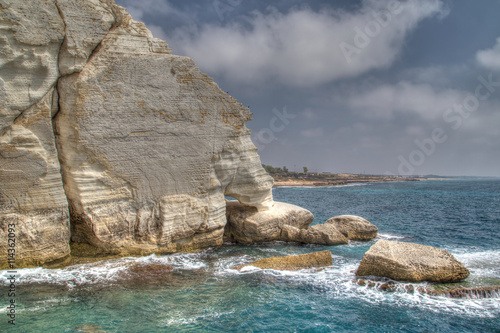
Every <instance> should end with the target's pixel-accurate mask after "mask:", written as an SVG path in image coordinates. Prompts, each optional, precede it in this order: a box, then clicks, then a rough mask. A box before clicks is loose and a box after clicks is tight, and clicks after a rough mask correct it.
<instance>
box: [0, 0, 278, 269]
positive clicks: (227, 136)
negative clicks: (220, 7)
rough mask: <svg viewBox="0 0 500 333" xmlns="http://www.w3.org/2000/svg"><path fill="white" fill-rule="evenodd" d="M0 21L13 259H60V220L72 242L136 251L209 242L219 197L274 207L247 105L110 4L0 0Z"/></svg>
mask: <svg viewBox="0 0 500 333" xmlns="http://www.w3.org/2000/svg"><path fill="white" fill-rule="evenodd" d="M0 25H1V35H0V44H1V45H2V52H1V53H0V156H1V160H0V236H1V238H2V239H5V238H6V234H7V231H8V229H7V225H8V224H9V223H11V222H12V221H15V222H16V223H17V229H16V233H17V234H16V236H17V241H18V243H17V258H16V259H17V260H18V261H19V262H18V264H19V265H21V266H22V265H25V264H23V262H26V263H28V262H31V263H32V264H37V263H41V262H45V261H50V260H55V259H58V258H62V257H64V256H66V255H68V253H69V245H68V242H69V236H70V227H69V224H70V223H69V215H70V214H71V238H72V240H73V241H74V242H85V243H89V244H91V245H93V246H95V247H98V248H100V249H104V250H110V251H113V252H114V253H116V252H117V251H118V252H121V253H137V254H144V253H151V252H173V251H179V250H183V249H196V248H201V247H206V246H211V245H218V244H221V243H222V240H223V233H224V226H225V225H226V215H225V210H226V203H225V199H224V196H225V195H229V196H232V197H234V198H236V199H237V200H239V201H240V202H241V203H242V204H243V205H245V206H246V207H254V208H253V209H255V211H259V212H263V211H266V210H269V211H270V212H275V211H276V210H277V209H276V207H273V199H272V191H271V188H272V184H273V180H272V178H271V177H270V176H269V175H267V173H266V172H265V170H264V169H263V168H262V166H261V163H260V159H259V156H258V154H257V149H256V147H255V146H254V145H253V143H252V142H251V140H250V131H249V130H248V129H247V127H246V125H245V123H246V121H248V120H249V119H251V113H250V111H249V110H248V109H247V108H245V107H243V106H242V105H241V104H240V103H237V102H236V100H235V99H234V98H232V97H231V96H229V95H228V94H226V93H224V92H223V91H222V90H221V89H219V87H218V86H217V84H216V83H214V82H213V80H212V79H211V78H210V77H208V76H207V75H205V74H203V73H201V72H200V71H199V69H198V68H197V67H196V65H195V64H194V63H193V61H192V60H191V59H189V58H187V57H181V56H176V55H173V54H171V50H170V49H169V48H168V45H167V44H166V43H165V42H163V41H161V40H159V39H156V38H154V37H153V36H152V34H151V32H150V31H149V30H148V29H146V27H145V25H144V24H142V23H140V22H136V21H134V20H132V18H131V17H130V15H129V14H127V13H126V11H125V9H124V8H122V7H120V6H117V5H116V4H115V3H114V2H113V1H112V0H30V1H2V2H0ZM61 177H62V178H61ZM61 179H62V181H61ZM63 184H64V185H63ZM63 186H64V189H63ZM277 207H280V206H279V205H278V206H277ZM272 214H274V213H272ZM5 246H6V245H5V244H4V243H2V244H1V245H0V251H1V252H3V253H6V249H5ZM4 260H5V258H4V257H2V258H1V259H0V266H2V265H5V262H4Z"/></svg>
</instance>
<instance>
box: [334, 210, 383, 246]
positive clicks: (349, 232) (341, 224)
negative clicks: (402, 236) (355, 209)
mask: <svg viewBox="0 0 500 333" xmlns="http://www.w3.org/2000/svg"><path fill="white" fill-rule="evenodd" d="M325 224H332V225H334V226H335V228H337V230H338V231H340V232H341V233H342V234H343V235H344V236H345V237H347V238H348V239H350V240H361V241H364V240H370V239H373V238H375V237H377V234H378V228H377V227H376V226H375V225H374V224H372V223H370V222H368V221H367V220H365V219H364V218H362V217H359V216H355V215H340V216H335V217H332V218H331V219H329V220H327V221H326V222H325Z"/></svg>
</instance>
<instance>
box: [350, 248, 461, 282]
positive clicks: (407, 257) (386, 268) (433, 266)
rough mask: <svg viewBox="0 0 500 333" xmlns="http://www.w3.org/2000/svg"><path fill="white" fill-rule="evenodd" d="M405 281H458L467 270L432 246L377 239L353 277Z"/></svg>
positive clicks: (443, 251) (447, 253) (442, 251)
mask: <svg viewBox="0 0 500 333" xmlns="http://www.w3.org/2000/svg"><path fill="white" fill-rule="evenodd" d="M369 275H372V276H379V277H387V278H390V279H393V280H396V281H409V282H421V281H428V282H458V281H461V280H463V279H465V278H467V277H468V276H469V271H468V270H467V268H465V267H464V266H463V265H462V264H461V263H460V262H459V261H457V260H456V259H455V257H453V255H451V254H450V253H449V252H447V251H445V250H442V249H438V248H435V247H432V246H425V245H420V244H414V243H403V242H396V241H387V240H379V241H378V242H377V243H375V245H373V246H372V247H371V248H370V249H369V250H368V252H366V253H365V255H364V256H363V259H362V260H361V263H360V265H359V267H358V270H357V271H356V276H369Z"/></svg>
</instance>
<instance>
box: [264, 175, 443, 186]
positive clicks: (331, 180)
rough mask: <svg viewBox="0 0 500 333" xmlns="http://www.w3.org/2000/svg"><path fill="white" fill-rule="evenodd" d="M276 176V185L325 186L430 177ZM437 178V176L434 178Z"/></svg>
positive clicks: (415, 179)
mask: <svg viewBox="0 0 500 333" xmlns="http://www.w3.org/2000/svg"><path fill="white" fill-rule="evenodd" d="M271 176H273V178H274V187H284V186H292V187H325V186H343V185H349V184H356V183H376V182H402V181H420V180H423V179H430V178H417V177H398V176H379V175H356V174H346V173H341V174H323V173H319V174H318V173H311V174H298V175H292V176H289V175H281V174H274V175H273V174H271ZM432 179H437V178H432Z"/></svg>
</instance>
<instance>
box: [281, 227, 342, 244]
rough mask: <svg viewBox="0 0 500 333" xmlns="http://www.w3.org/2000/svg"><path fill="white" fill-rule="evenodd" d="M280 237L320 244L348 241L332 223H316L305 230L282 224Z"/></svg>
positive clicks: (286, 239)
mask: <svg viewBox="0 0 500 333" xmlns="http://www.w3.org/2000/svg"><path fill="white" fill-rule="evenodd" d="M281 239H282V240H284V241H289V242H299V243H306V244H321V245H339V244H347V243H348V242H349V241H348V239H347V238H346V237H345V236H344V235H343V234H342V233H341V232H340V231H338V230H337V228H335V226H333V225H332V224H316V225H313V226H312V227H310V228H309V229H305V230H304V229H299V228H296V227H293V226H290V225H284V226H283V228H282V229H281Z"/></svg>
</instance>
